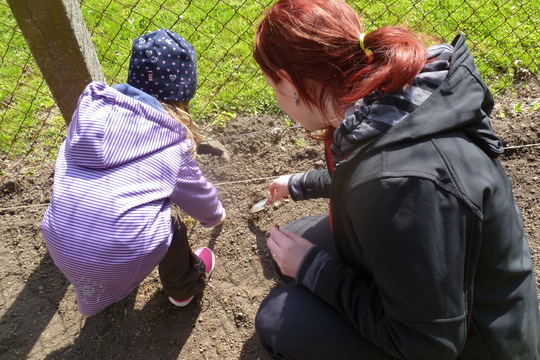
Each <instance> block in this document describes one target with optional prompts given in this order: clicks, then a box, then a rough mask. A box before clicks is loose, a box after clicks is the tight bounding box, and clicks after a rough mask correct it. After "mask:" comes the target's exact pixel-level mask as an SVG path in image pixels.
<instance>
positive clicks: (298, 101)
mask: <svg viewBox="0 0 540 360" xmlns="http://www.w3.org/2000/svg"><path fill="white" fill-rule="evenodd" d="M298 105H300V99H299V98H297V97H296V94H294V106H298Z"/></svg>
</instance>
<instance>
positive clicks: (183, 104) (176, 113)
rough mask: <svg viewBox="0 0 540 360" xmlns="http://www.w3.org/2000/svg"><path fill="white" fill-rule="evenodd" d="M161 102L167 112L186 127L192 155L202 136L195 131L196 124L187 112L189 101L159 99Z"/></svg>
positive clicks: (194, 153) (195, 152)
mask: <svg viewBox="0 0 540 360" xmlns="http://www.w3.org/2000/svg"><path fill="white" fill-rule="evenodd" d="M161 103H162V105H163V107H164V108H165V111H167V114H169V116H170V117H172V118H173V119H175V120H176V121H178V122H179V123H180V124H181V125H183V126H184V128H185V129H186V132H187V137H188V138H189V139H190V140H191V141H192V142H193V147H192V148H191V150H192V152H193V156H195V155H196V154H197V146H198V144H199V143H200V142H201V141H202V140H203V138H202V136H201V135H199V134H198V133H197V132H196V131H195V128H196V127H197V124H196V123H195V121H193V117H192V116H191V114H190V113H189V101H161Z"/></svg>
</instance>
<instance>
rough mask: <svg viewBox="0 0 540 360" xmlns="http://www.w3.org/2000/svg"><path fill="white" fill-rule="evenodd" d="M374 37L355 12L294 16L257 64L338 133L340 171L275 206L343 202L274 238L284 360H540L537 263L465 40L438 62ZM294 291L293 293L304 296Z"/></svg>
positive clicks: (264, 329) (299, 109) (412, 45)
mask: <svg viewBox="0 0 540 360" xmlns="http://www.w3.org/2000/svg"><path fill="white" fill-rule="evenodd" d="M419 39H420V37H419V36H418V35H416V34H414V33H412V32H410V31H408V30H406V29H403V28H400V27H383V28H380V29H377V30H375V31H373V32H370V33H367V34H364V32H363V29H362V25H361V24H360V22H359V19H358V15H357V14H356V13H355V12H354V11H353V10H352V9H351V8H350V7H349V6H348V5H347V4H346V3H344V2H343V1H341V0H282V1H279V2H277V3H276V4H275V5H274V6H273V7H272V8H271V9H270V10H269V11H268V12H267V14H266V16H265V17H264V18H263V20H262V22H261V24H260V25H259V28H258V31H257V35H256V44H255V48H254V58H255V60H256V61H257V62H258V64H259V65H260V67H261V69H262V71H263V73H264V76H265V77H266V79H267V81H268V84H269V85H270V86H271V87H272V88H273V89H274V91H275V95H276V98H277V100H278V102H279V104H280V106H281V107H282V109H283V110H284V111H285V112H286V113H287V114H288V115H289V116H290V117H292V118H293V119H294V120H295V121H297V122H299V123H300V124H302V125H303V126H304V127H305V128H306V129H307V130H309V131H318V130H324V131H325V135H326V140H327V142H326V144H327V147H326V150H327V151H326V158H327V165H328V166H327V169H326V170H325V169H317V170H312V171H308V172H306V173H304V174H295V175H287V176H282V177H279V178H278V179H276V180H274V181H273V182H272V184H271V185H270V187H269V190H270V194H271V200H272V201H275V200H277V199H279V198H282V197H284V196H290V197H292V199H293V200H296V201H299V200H307V199H313V198H319V197H329V198H330V211H329V216H316V217H308V218H305V219H300V220H298V221H296V222H294V223H292V224H289V225H287V226H284V227H283V228H281V229H280V228H278V227H276V226H271V227H270V237H269V239H268V241H267V245H268V248H269V250H270V252H271V254H272V256H273V258H274V261H275V263H276V264H277V266H278V268H279V271H280V272H281V273H282V275H283V278H284V279H286V280H287V279H288V280H290V282H291V283H289V284H286V285H283V286H281V287H278V288H276V289H274V290H273V291H272V292H271V293H270V294H269V296H268V297H267V298H266V299H265V300H264V301H263V303H262V304H261V306H260V309H259V312H258V314H257V317H256V324H255V325H256V329H257V332H258V334H259V337H260V339H261V342H262V343H263V345H264V346H265V348H266V349H268V350H269V351H270V352H271V354H272V355H273V356H274V357H276V358H282V359H395V358H398V359H458V358H459V359H474V360H478V359H536V358H538V353H539V351H540V350H539V349H540V347H539V344H540V341H539V334H540V330H539V328H540V317H539V312H538V299H537V289H536V283H535V279H534V273H533V267H532V264H531V256H530V250H529V247H528V242H527V239H526V235H525V232H524V228H523V224H522V220H521V217H520V214H519V211H518V209H517V207H516V204H515V203H514V199H513V195H512V190H511V184H510V181H509V180H508V178H507V176H506V174H505V172H504V169H503V168H502V166H501V164H500V162H499V161H498V160H497V157H498V156H499V155H500V154H501V153H502V150H503V148H502V144H501V142H500V141H499V139H498V138H497V136H496V135H495V134H494V132H493V130H492V128H491V125H490V123H489V115H490V113H491V110H492V108H493V99H492V96H491V94H490V92H489V90H488V89H487V88H486V86H485V85H484V84H483V83H482V81H481V79H480V75H479V73H478V71H477V69H476V67H475V65H474V61H473V58H472V56H471V54H470V52H469V50H468V48H467V46H466V44H465V39H464V36H462V35H459V36H457V37H456V38H455V39H454V41H453V42H452V44H443V45H436V46H431V47H427V48H426V47H425V46H424V45H423V43H422V42H421V41H420V40H419ZM293 280H294V281H293Z"/></svg>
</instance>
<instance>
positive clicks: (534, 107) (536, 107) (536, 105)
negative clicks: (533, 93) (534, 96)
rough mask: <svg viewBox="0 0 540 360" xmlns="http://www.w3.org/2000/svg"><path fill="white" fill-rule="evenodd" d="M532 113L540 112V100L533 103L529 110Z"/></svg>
mask: <svg viewBox="0 0 540 360" xmlns="http://www.w3.org/2000/svg"><path fill="white" fill-rule="evenodd" d="M529 109H530V110H531V111H538V110H540V102H539V101H538V100H534V101H533V102H532V103H531V106H530V108H529Z"/></svg>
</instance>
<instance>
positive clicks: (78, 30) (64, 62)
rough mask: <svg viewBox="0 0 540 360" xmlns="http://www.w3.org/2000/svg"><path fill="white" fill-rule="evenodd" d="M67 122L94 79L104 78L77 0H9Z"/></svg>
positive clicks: (100, 79) (67, 122)
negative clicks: (87, 86) (80, 97)
mask: <svg viewBox="0 0 540 360" xmlns="http://www.w3.org/2000/svg"><path fill="white" fill-rule="evenodd" d="M7 2H8V4H9V7H10V8H11V11H12V13H13V15H14V17H15V19H16V21H17V24H18V25H19V28H20V29H21V32H22V34H23V36H24V38H25V39H26V42H27V43H28V46H29V48H30V50H31V51H32V55H33V56H34V58H35V60H36V63H37V65H38V66H39V68H40V70H41V72H42V73H43V77H44V78H45V80H46V81H47V84H48V85H49V88H50V90H51V92H52V95H53V97H54V99H55V100H56V103H57V104H58V107H59V108H60V111H61V112H62V116H63V117H64V119H65V121H66V124H69V122H70V121H71V116H72V115H73V112H74V111H75V108H76V106H77V101H78V98H79V95H80V94H81V93H82V91H83V90H84V88H85V86H86V85H87V84H88V83H90V82H91V81H94V80H95V81H104V79H105V78H104V76H103V72H102V69H101V65H100V64H99V61H98V58H97V55H96V52H95V50H94V45H93V43H92V40H91V38H90V34H89V32H88V30H87V28H86V25H85V22H84V19H83V16H82V13H81V9H80V7H79V2H78V1H77V0H7Z"/></svg>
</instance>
